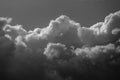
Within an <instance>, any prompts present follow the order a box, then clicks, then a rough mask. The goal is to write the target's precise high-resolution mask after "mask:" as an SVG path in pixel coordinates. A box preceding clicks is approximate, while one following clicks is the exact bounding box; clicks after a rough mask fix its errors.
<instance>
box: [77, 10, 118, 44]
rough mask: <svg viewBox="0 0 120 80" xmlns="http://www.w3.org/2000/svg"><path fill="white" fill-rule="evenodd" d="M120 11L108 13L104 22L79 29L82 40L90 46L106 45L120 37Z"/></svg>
mask: <svg viewBox="0 0 120 80" xmlns="http://www.w3.org/2000/svg"><path fill="white" fill-rule="evenodd" d="M119 22H120V11H117V12H115V13H113V14H110V15H108V16H107V17H106V18H105V20H104V22H99V23H97V24H95V25H93V26H91V27H89V28H86V27H82V28H80V29H79V31H78V35H79V36H80V39H81V41H82V42H83V43H84V44H86V45H89V46H95V45H104V44H108V43H112V42H115V41H116V40H117V39H119V37H120V36H119V25H120V24H119Z"/></svg>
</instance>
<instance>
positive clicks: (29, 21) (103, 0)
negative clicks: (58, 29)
mask: <svg viewBox="0 0 120 80" xmlns="http://www.w3.org/2000/svg"><path fill="white" fill-rule="evenodd" d="M119 2H120V1H119V0H0V16H1V17H12V18H13V22H12V23H13V24H21V25H23V26H24V28H26V29H34V28H35V27H46V26H48V24H49V22H50V20H51V19H55V18H57V17H58V16H60V15H62V14H64V15H67V16H69V17H70V18H71V19H72V20H75V21H76V22H79V23H80V24H81V25H82V26H91V25H93V24H95V23H97V22H99V21H103V20H104V18H105V16H107V15H108V14H109V13H112V12H115V11H118V10H120V4H119Z"/></svg>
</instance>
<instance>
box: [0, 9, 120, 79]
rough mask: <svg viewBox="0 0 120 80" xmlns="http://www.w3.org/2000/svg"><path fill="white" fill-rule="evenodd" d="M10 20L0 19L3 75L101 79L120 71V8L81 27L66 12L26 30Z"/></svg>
mask: <svg viewBox="0 0 120 80" xmlns="http://www.w3.org/2000/svg"><path fill="white" fill-rule="evenodd" d="M10 22H11V18H2V17H1V18H0V63H1V65H2V66H1V67H0V68H1V72H0V73H1V74H3V75H2V76H6V77H7V78H11V79H15V80H18V79H20V80H21V79H22V80H24V79H27V80H28V79H34V80H37V79H38V78H39V79H43V80H56V79H58V80H80V79H83V80H84V79H89V78H91V79H100V80H101V78H103V79H108V78H109V76H110V75H112V76H111V78H114V77H117V74H118V73H119V71H120V68H119V66H120V65H119V63H120V54H119V53H120V27H119V25H120V11H117V12H115V13H111V14H109V15H108V16H106V17H105V19H104V22H98V23H96V24H94V25H93V26H90V27H82V26H81V25H80V23H77V22H75V21H73V20H71V19H70V18H69V17H67V16H65V15H61V16H60V17H58V18H56V19H55V20H51V21H50V23H49V25H48V26H47V27H45V28H35V29H34V30H29V31H27V30H25V29H24V28H23V26H22V25H15V26H12V25H11V24H10ZM116 71H117V72H116ZM113 73H115V75H113ZM86 76H87V77H86ZM6 77H4V78H6Z"/></svg>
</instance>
